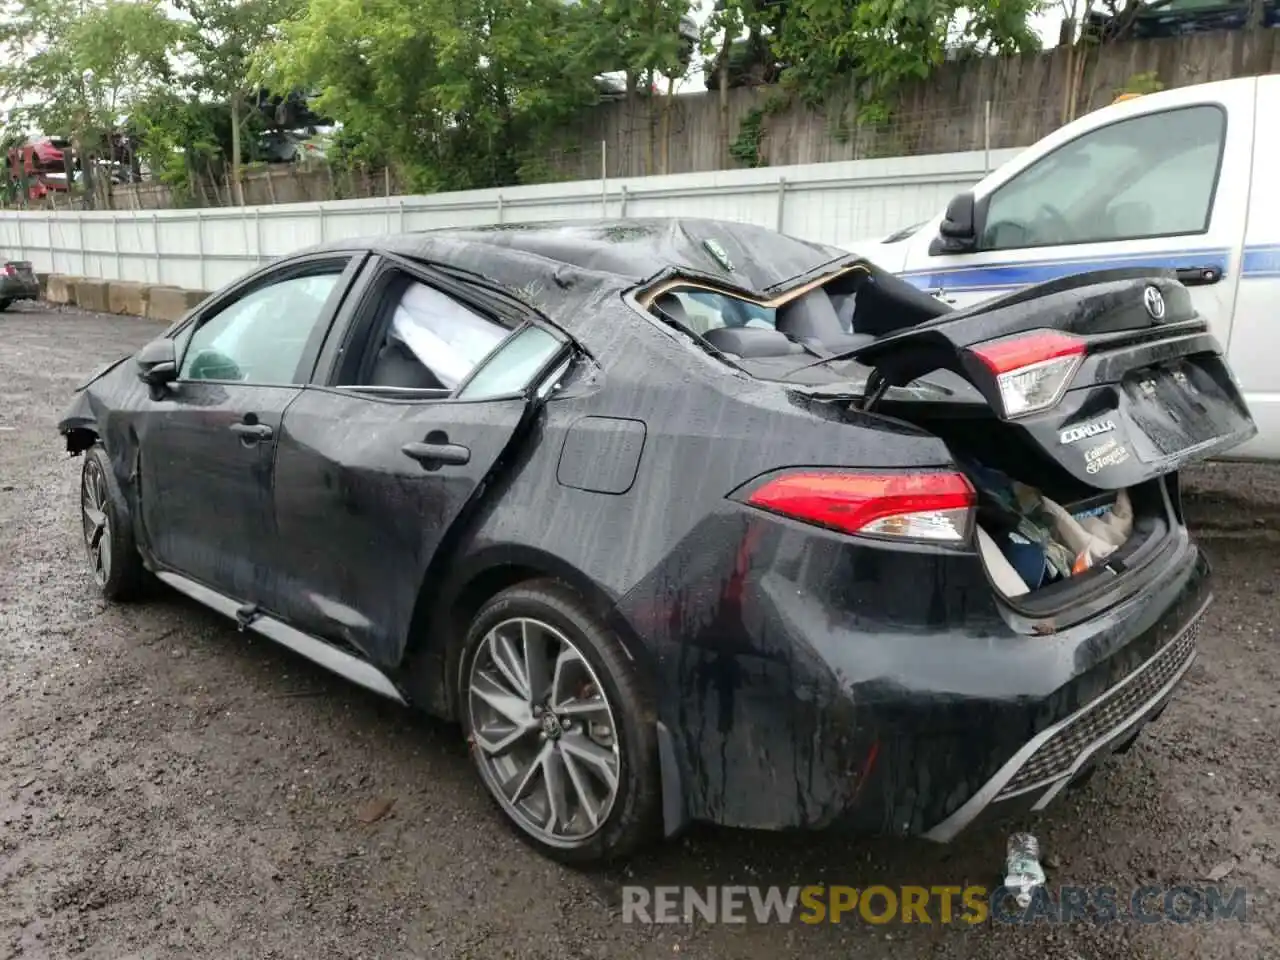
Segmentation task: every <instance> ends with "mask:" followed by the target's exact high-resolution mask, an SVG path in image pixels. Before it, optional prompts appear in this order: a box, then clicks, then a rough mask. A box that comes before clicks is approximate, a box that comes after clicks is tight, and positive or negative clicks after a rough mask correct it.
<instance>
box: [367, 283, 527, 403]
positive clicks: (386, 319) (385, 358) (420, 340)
mask: <svg viewBox="0 0 1280 960" xmlns="http://www.w3.org/2000/svg"><path fill="white" fill-rule="evenodd" d="M382 304H383V310H384V316H383V318H382V323H381V324H380V325H379V326H378V327H377V329H378V330H379V331H380V332H379V336H378V340H377V342H376V343H375V344H374V347H373V352H372V355H371V356H370V358H369V362H368V363H367V371H366V372H365V373H364V374H363V375H362V376H360V377H359V378H358V384H355V385H359V386H369V387H388V388H399V389H406V390H439V391H442V392H452V391H454V390H456V389H457V388H458V386H459V385H460V384H461V383H462V382H463V381H464V380H466V379H467V377H468V376H470V375H471V372H472V371H473V370H475V369H476V367H478V366H479V365H480V363H481V362H482V361H483V360H484V359H485V357H487V356H489V354H491V353H492V352H493V351H494V350H495V349H496V348H497V346H498V344H500V343H502V341H503V340H505V339H506V338H507V337H508V336H509V335H510V333H511V330H510V329H509V328H508V327H506V326H503V325H502V324H500V323H498V322H497V321H496V320H493V319H491V318H490V317H487V316H484V315H482V314H480V313H477V312H476V311H475V310H472V309H471V308H470V307H468V306H467V305H466V304H463V303H461V302H459V301H458V300H455V299H454V298H452V297H450V296H448V295H447V294H444V293H441V292H440V291H439V290H436V289H435V288H433V287H429V286H427V285H426V284H425V283H421V282H419V281H418V280H415V279H413V278H412V277H409V276H408V275H404V274H402V275H400V276H398V277H397V278H396V281H395V282H394V283H393V284H392V285H391V287H390V288H389V289H388V295H387V297H385V298H384V299H383V300H382Z"/></svg>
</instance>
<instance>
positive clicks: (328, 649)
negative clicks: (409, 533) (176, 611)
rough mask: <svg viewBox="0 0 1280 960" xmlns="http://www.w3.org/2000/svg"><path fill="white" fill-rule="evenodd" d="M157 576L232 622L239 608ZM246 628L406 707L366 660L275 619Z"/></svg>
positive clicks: (174, 578) (200, 587) (177, 579)
mask: <svg viewBox="0 0 1280 960" xmlns="http://www.w3.org/2000/svg"><path fill="white" fill-rule="evenodd" d="M156 576H157V577H158V578H159V579H160V580H162V581H164V582H165V583H167V584H168V585H169V586H171V587H173V589H175V590H177V591H178V592H179V593H185V594H186V595H187V596H188V597H190V598H191V599H192V600H195V601H196V602H197V603H201V604H204V605H205V606H206V607H209V608H210V609H211V610H216V611H217V612H218V613H221V614H224V615H225V616H228V617H231V618H233V619H234V618H235V615H236V611H237V610H239V609H240V604H238V603H236V602H235V601H234V600H232V599H231V598H230V597H227V596H224V595H223V594H221V593H218V591H216V590H212V589H210V588H209V587H206V586H205V585H204V584H201V583H196V582H195V581H194V580H188V579H187V578H186V577H184V576H182V575H180V574H177V573H169V572H168V571H164V572H161V573H157V574H156ZM249 629H250V630H252V631H254V632H255V633H259V634H261V635H262V636H264V637H266V638H267V639H268V640H274V641H275V642H276V643H278V644H280V645H282V646H285V647H288V648H289V649H290V650H292V651H293V652H294V653H299V654H301V655H302V656H304V657H306V658H307V659H308V660H310V661H312V662H313V663H318V664H319V665H320V666H322V667H324V668H325V669H326V670H329V671H331V672H333V673H336V674H337V675H338V676H340V677H344V678H346V679H347V680H350V681H351V682H352V683H355V684H358V685H360V686H362V687H364V688H365V689H366V690H372V691H373V692H374V693H378V694H381V695H382V696H384V697H388V698H390V699H392V700H395V701H396V702H397V703H401V704H404V705H405V706H408V703H407V701H406V700H405V699H404V696H403V695H402V694H401V693H400V691H399V690H398V689H397V688H396V686H395V684H393V683H392V682H391V681H390V680H389V679H388V678H387V675H386V674H384V673H383V672H382V671H381V670H379V669H378V668H377V667H375V666H374V665H373V664H371V663H368V662H367V661H365V660H361V659H359V658H358V657H353V656H352V655H351V654H349V653H347V652H345V651H343V650H339V649H338V648H337V647H335V646H332V645H331V644H328V643H325V642H324V641H323V640H317V639H316V638H315V637H313V636H310V635H309V634H305V633H303V632H302V631H300V630H295V629H294V628H293V627H291V626H289V625H288V624H285V623H281V622H280V621H279V620H274V619H272V618H271V617H268V616H260V617H258V618H257V619H256V620H254V621H253V622H251V623H250V624H249Z"/></svg>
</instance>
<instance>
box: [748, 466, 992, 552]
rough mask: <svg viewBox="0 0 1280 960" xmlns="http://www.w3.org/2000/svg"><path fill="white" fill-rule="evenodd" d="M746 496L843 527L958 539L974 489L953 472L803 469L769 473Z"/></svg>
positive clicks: (966, 525)
mask: <svg viewBox="0 0 1280 960" xmlns="http://www.w3.org/2000/svg"><path fill="white" fill-rule="evenodd" d="M746 501H747V503H749V504H751V505H752V506H753V507H759V508H760V509H762V510H768V511H770V512H772V513H777V514H781V515H782V516H784V517H790V518H792V519H793V520H801V521H803V522H805V523H813V524H817V525H818V526H822V527H827V528H829V529H831V530H839V531H841V532H843V533H854V534H862V535H870V536H876V537H887V538H892V539H897V540H927V541H932V542H944V543H964V542H965V541H966V540H967V539H968V537H969V531H970V529H971V527H972V512H973V506H974V503H975V502H976V495H975V494H974V490H973V486H972V485H971V484H970V483H969V481H968V480H967V479H966V478H965V476H964V475H963V474H959V473H863V472H860V471H850V470H834V469H832V470H818V469H805V470H795V471H788V472H787V473H783V474H780V475H778V476H775V477H773V478H772V479H770V480H768V481H766V482H765V483H764V484H763V485H761V486H760V487H759V488H757V489H756V490H755V491H754V492H752V493H751V494H750V496H748V497H747V498H746Z"/></svg>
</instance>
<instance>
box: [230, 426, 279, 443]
mask: <svg viewBox="0 0 1280 960" xmlns="http://www.w3.org/2000/svg"><path fill="white" fill-rule="evenodd" d="M231 432H232V433H238V434H240V439H241V440H243V441H244V442H245V443H257V442H258V441H259V440H270V439H271V428H270V427H268V426H267V425H266V424H265V423H233V424H232V425H231Z"/></svg>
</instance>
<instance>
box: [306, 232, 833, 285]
mask: <svg viewBox="0 0 1280 960" xmlns="http://www.w3.org/2000/svg"><path fill="white" fill-rule="evenodd" d="M353 246H355V247H369V248H373V249H380V250H386V251H388V252H390V253H396V254H399V255H401V256H404V257H411V258H414V259H423V260H429V261H433V262H436V263H440V264H445V265H452V266H457V267H461V268H464V269H469V270H474V271H475V272H477V273H482V274H484V275H487V276H489V277H491V278H492V279H494V280H497V281H498V282H500V283H503V284H506V285H511V286H520V285H522V284H523V283H527V282H529V281H532V280H545V279H546V278H547V276H548V272H551V274H552V276H554V278H555V280H556V282H557V285H558V286H560V287H562V288H568V287H569V286H571V285H573V282H574V279H575V277H574V275H575V274H577V275H579V278H580V279H582V280H591V281H593V282H592V284H591V285H596V284H599V283H600V282H601V281H602V280H605V279H606V278H610V277H611V278H614V279H615V280H616V281H617V283H616V285H618V286H634V285H636V284H638V283H641V282H643V281H645V280H648V279H650V278H653V277H655V276H657V275H659V274H661V273H662V272H664V271H671V270H677V271H681V272H690V273H697V274H704V275H710V276H719V277H722V278H723V279H724V280H725V282H726V283H728V284H731V285H733V286H737V287H743V288H746V289H753V290H765V289H767V288H769V287H772V286H776V285H778V284H780V283H783V282H785V281H787V280H790V279H792V278H793V277H797V276H800V275H802V274H805V273H808V272H810V271H812V270H814V269H816V268H817V267H820V266H822V265H823V264H825V263H830V262H832V261H834V260H838V259H842V258H848V257H849V253H848V252H847V251H843V250H839V249H837V248H835V247H829V246H826V245H825V244H819V243H811V242H809V241H806V240H800V239H797V238H795V237H788V236H784V235H782V234H779V233H776V232H775V231H773V230H769V229H767V228H764V227H757V226H754V225H752V224H745V223H726V222H724V221H719V220H703V219H681V218H653V219H630V218H629V219H625V220H581V221H556V222H546V223H519V224H503V225H498V226H492V227H473V228H468V229H452V228H450V229H443V230H430V231H422V232H418V233H401V234H391V235H387V236H381V237H372V238H366V239H363V240H356V241H352V240H343V241H331V242H329V243H325V244H323V245H321V246H318V247H315V248H313V249H315V250H339V249H346V250H350V249H352V248H353Z"/></svg>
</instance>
